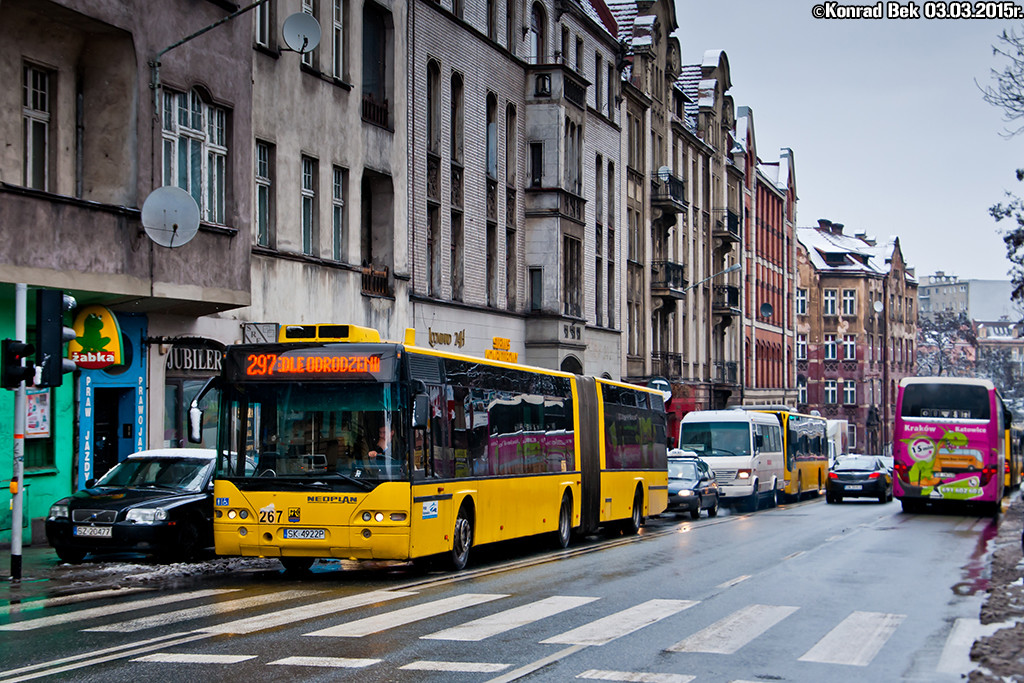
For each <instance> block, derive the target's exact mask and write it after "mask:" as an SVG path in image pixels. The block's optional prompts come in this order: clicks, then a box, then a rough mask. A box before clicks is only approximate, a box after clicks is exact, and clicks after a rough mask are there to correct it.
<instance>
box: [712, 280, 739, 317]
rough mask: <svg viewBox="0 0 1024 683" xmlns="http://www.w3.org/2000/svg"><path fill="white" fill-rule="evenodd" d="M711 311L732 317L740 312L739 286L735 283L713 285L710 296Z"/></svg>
mask: <svg viewBox="0 0 1024 683" xmlns="http://www.w3.org/2000/svg"><path fill="white" fill-rule="evenodd" d="M711 312H712V313H714V314H715V315H721V316H724V317H727V318H728V317H732V316H734V315H739V314H740V288H739V287H737V286H736V285H715V289H714V294H713V295H712V297H711Z"/></svg>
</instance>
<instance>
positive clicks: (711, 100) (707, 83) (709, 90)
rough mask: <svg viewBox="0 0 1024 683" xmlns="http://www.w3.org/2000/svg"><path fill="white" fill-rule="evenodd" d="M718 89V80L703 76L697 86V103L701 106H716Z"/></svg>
mask: <svg viewBox="0 0 1024 683" xmlns="http://www.w3.org/2000/svg"><path fill="white" fill-rule="evenodd" d="M717 91H718V81H717V80H715V79H714V78H702V79H701V81H700V84H699V85H698V86H697V105H698V106H700V107H714V106H715V93H716V92H717Z"/></svg>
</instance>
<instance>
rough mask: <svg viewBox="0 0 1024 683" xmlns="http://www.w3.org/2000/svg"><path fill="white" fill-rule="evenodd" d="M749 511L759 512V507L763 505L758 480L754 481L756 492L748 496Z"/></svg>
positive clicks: (747, 506)
mask: <svg viewBox="0 0 1024 683" xmlns="http://www.w3.org/2000/svg"><path fill="white" fill-rule="evenodd" d="M746 503H747V504H746V508H747V512H757V509H758V508H759V507H761V492H760V491H758V490H757V482H756V481H755V482H754V492H753V493H751V494H750V495H749V496H747V501H746Z"/></svg>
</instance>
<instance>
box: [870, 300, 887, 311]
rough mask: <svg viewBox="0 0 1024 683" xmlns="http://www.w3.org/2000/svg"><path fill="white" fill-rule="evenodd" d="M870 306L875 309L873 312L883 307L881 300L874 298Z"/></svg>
mask: <svg viewBox="0 0 1024 683" xmlns="http://www.w3.org/2000/svg"><path fill="white" fill-rule="evenodd" d="M871 307H872V308H874V309H875V313H881V312H882V309H883V308H885V307H884V306H883V305H882V302H881V301H878V300H876V301H875V303H873V304H871Z"/></svg>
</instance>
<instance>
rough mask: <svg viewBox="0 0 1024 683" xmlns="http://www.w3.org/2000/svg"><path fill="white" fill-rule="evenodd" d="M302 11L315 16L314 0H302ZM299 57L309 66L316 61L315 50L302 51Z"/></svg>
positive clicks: (311, 66)
mask: <svg viewBox="0 0 1024 683" xmlns="http://www.w3.org/2000/svg"><path fill="white" fill-rule="evenodd" d="M302 11H303V12H305V13H306V14H308V15H309V16H311V17H316V0H302ZM301 59H302V63H303V64H305V65H306V66H308V67H310V68H313V65H314V63H315V61H316V50H310V51H309V52H303V53H302V55H301Z"/></svg>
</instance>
